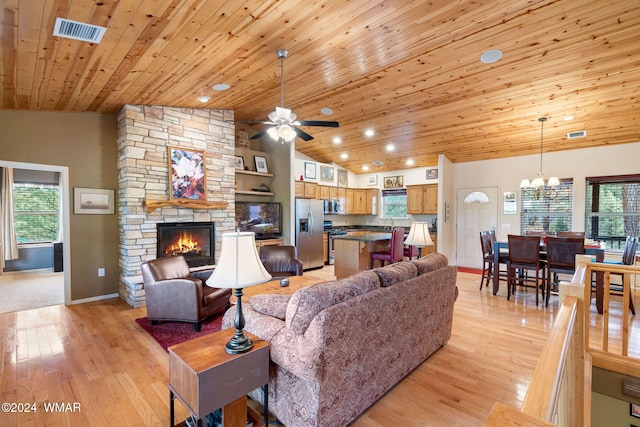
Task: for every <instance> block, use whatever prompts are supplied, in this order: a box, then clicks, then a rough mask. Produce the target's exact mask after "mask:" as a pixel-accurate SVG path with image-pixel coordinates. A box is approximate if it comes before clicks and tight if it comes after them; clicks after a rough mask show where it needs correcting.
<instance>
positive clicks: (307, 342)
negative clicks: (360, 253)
mask: <svg viewBox="0 0 640 427" xmlns="http://www.w3.org/2000/svg"><path fill="white" fill-rule="evenodd" d="M456 271H457V270H456V268H455V267H453V266H449V265H448V260H447V258H446V257H445V256H444V255H442V254H439V253H435V254H431V255H428V256H426V257H424V258H421V259H419V260H414V261H407V262H399V263H395V264H391V265H388V266H385V267H382V268H377V269H374V270H367V271H363V272H360V273H358V274H356V275H354V276H351V277H348V278H345V279H341V280H337V281H330V282H324V283H318V284H316V285H312V286H309V287H306V288H303V289H300V290H298V291H297V292H296V293H295V294H294V295H293V296H291V297H287V296H282V295H266V294H265V295H256V296H254V297H251V298H250V299H249V304H247V305H245V306H244V307H243V313H244V317H245V322H246V323H245V328H244V329H245V330H246V331H249V332H251V333H252V334H254V335H256V336H258V337H260V338H262V339H265V340H267V341H269V342H270V344H271V348H270V352H271V362H272V363H271V369H270V380H269V402H268V404H269V412H271V413H272V414H273V415H275V416H276V417H277V418H278V420H279V421H281V422H282V423H283V424H285V425H286V426H289V427H304V426H318V427H336V426H344V425H347V424H348V423H349V422H351V421H353V420H354V419H355V418H356V417H358V415H360V414H361V413H362V412H364V411H365V410H366V409H367V408H368V407H369V406H371V404H373V403H374V402H375V401H376V400H377V399H379V398H380V397H381V396H382V395H383V394H384V393H385V392H387V391H388V390H389V389H391V388H392V387H393V386H394V385H395V384H396V383H398V382H399V381H400V380H402V378H404V377H405V376H406V375H407V374H409V373H410V372H411V371H412V370H413V369H415V368H416V367H417V366H418V365H420V364H421V363H422V362H423V361H424V360H425V359H426V358H428V357H429V356H430V355H431V354H433V353H434V352H436V351H437V350H438V349H439V348H440V347H442V346H444V345H445V344H446V343H447V341H448V340H449V337H450V336H451V326H452V319H453V304H454V302H455V300H456V298H457V295H458V289H457V287H456ZM234 316H235V307H232V308H231V309H229V310H228V311H227V313H226V314H225V316H224V319H223V321H222V326H223V327H224V328H227V327H233V321H234ZM251 396H252V397H253V398H254V399H256V400H258V401H261V402H262V399H263V397H262V393H261V392H260V391H259V390H256V391H254V392H253V393H252V394H251Z"/></svg>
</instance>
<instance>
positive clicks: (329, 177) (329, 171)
mask: <svg viewBox="0 0 640 427" xmlns="http://www.w3.org/2000/svg"><path fill="white" fill-rule="evenodd" d="M334 170H335V169H334V168H332V167H331V166H324V165H320V179H321V180H322V181H329V182H333V172H334Z"/></svg>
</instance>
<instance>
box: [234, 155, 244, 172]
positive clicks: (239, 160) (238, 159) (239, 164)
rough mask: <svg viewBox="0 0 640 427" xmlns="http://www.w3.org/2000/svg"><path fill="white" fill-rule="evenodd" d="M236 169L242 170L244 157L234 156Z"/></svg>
mask: <svg viewBox="0 0 640 427" xmlns="http://www.w3.org/2000/svg"><path fill="white" fill-rule="evenodd" d="M236 169H240V170H241V171H243V170H244V157H242V156H236Z"/></svg>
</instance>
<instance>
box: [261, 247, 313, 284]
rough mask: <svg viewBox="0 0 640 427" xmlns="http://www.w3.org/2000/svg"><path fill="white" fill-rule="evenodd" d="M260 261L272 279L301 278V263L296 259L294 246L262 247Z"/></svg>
mask: <svg viewBox="0 0 640 427" xmlns="http://www.w3.org/2000/svg"><path fill="white" fill-rule="evenodd" d="M260 260H261V261H262V264H263V265H264V268H265V269H266V270H267V271H268V272H269V274H271V276H272V277H273V279H274V280H275V279H282V278H285V277H290V276H302V267H303V264H302V261H300V260H299V259H298V255H297V253H296V248H295V246H275V245H269V246H262V247H261V248H260Z"/></svg>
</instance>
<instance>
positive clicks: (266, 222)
mask: <svg viewBox="0 0 640 427" xmlns="http://www.w3.org/2000/svg"><path fill="white" fill-rule="evenodd" d="M236 227H238V230H240V231H253V232H254V233H256V239H270V238H274V237H280V236H281V235H282V231H281V230H282V204H281V203H278V202H236Z"/></svg>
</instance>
